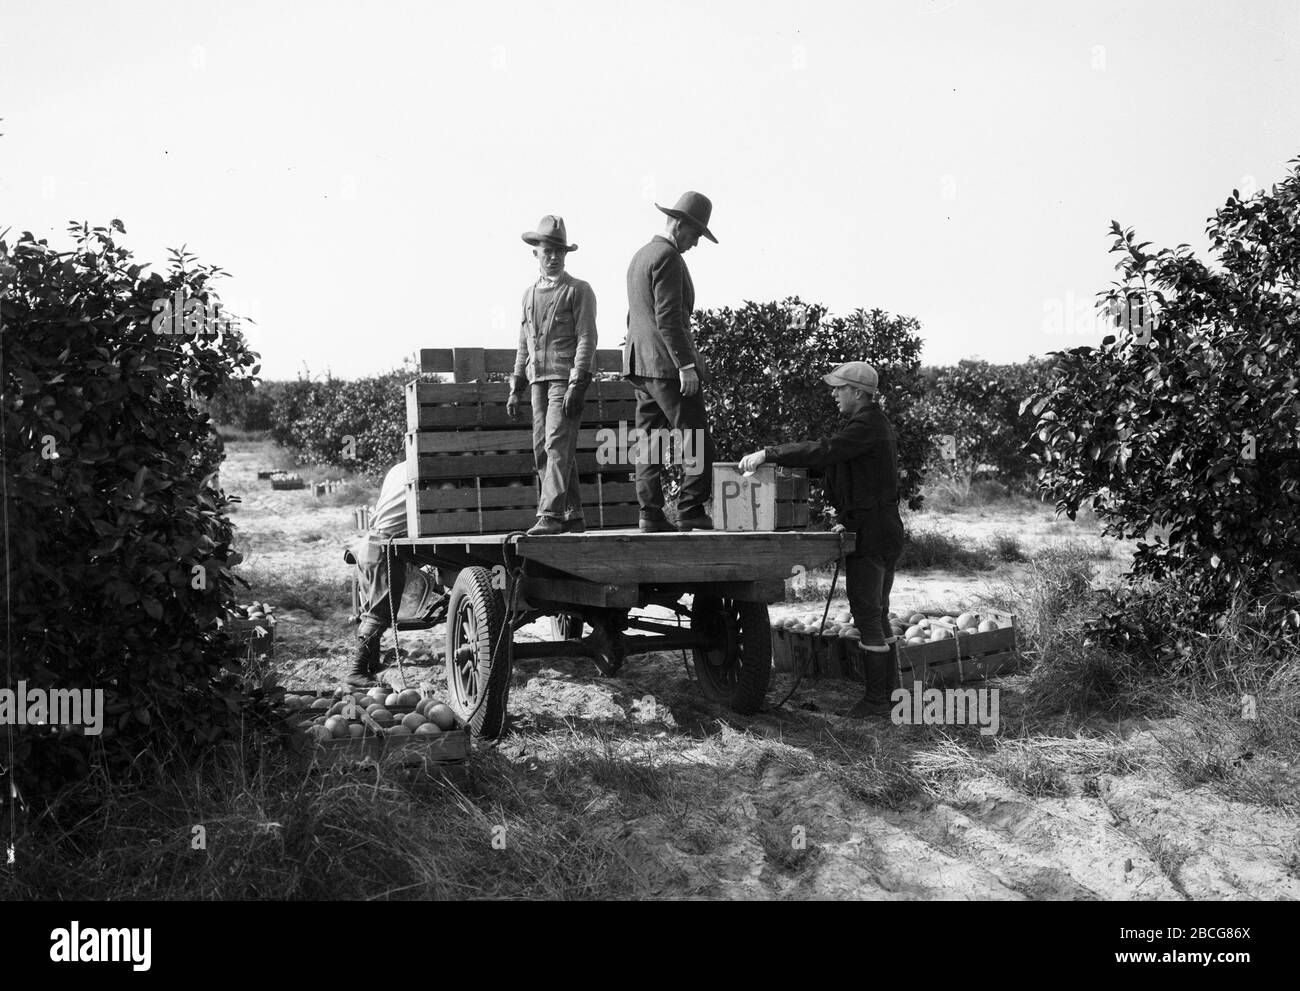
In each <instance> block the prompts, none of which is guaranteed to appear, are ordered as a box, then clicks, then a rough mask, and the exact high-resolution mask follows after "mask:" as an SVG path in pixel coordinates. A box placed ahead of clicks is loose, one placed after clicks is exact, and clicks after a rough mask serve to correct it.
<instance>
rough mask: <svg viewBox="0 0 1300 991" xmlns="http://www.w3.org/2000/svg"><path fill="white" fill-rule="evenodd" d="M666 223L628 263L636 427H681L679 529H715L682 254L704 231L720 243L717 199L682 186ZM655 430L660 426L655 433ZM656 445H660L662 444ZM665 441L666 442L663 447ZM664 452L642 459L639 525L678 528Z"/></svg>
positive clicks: (708, 444) (626, 370)
mask: <svg viewBox="0 0 1300 991" xmlns="http://www.w3.org/2000/svg"><path fill="white" fill-rule="evenodd" d="M655 206H656V207H658V208H659V209H660V210H661V211H663V213H665V214H667V215H668V221H667V223H666V224H665V226H664V230H663V232H662V233H660V234H656V235H655V236H654V238H652V239H651V241H650V243H649V244H647V245H646V246H645V247H643V248H642V249H641V250H640V251H638V252H637V253H636V254H635V255H634V256H633V257H632V264H631V265H629V266H628V270H627V306H628V313H627V340H626V341H625V342H624V344H623V375H624V376H625V377H626V378H627V379H628V381H630V382H631V383H632V385H633V387H634V388H635V390H636V400H637V404H636V427H637V429H638V430H639V431H642V433H641V436H643V437H649V436H656V435H657V436H660V437H662V436H664V431H666V430H668V429H673V430H676V431H681V433H678V434H677V435H676V436H679V437H689V440H688V441H687V443H692V444H695V445H698V447H699V448H702V450H697V451H696V452H694V453H693V455H692V457H691V459H690V462H689V463H690V464H691V466H692V469H695V470H694V471H693V473H690V474H687V475H686V477H685V479H684V481H683V483H682V488H681V493H680V495H679V496H678V499H677V516H678V523H677V529H679V530H682V531H687V530H712V529H713V521H712V520H711V519H709V517H708V515H707V514H706V513H705V511H704V506H705V503H707V502H708V500H709V495H710V490H711V489H712V487H713V458H714V449H713V437H712V435H711V434H710V433H709V420H708V414H707V413H706V412H705V407H704V392H703V388H702V385H703V383H704V382H706V381H707V377H706V375H705V370H704V366H703V363H702V362H701V361H700V355H699V352H698V351H696V349H695V338H694V337H693V336H692V334H691V313H692V311H693V310H694V309H695V286H694V284H693V283H692V282H691V273H690V272H688V271H687V270H686V263H685V262H684V261H683V260H682V255H683V254H684V253H685V252H687V251H690V250H691V248H693V247H695V245H696V243H697V242H698V241H699V239H700V237H701V236H704V237H707V238H708V239H709V240H710V241H712V242H713V243H714V244H717V243H718V239H717V238H716V237H714V236H713V233H712V232H711V231H710V230H709V217H710V215H711V214H712V212H713V204H712V203H711V202H709V198H708V197H707V196H703V195H701V194H700V193H694V192H688V193H683V194H682V196H681V198H680V199H679V200H678V201H677V205H676V206H674V207H672V208H671V209H669V208H667V207H662V206H659V204H658V203H656V204H655ZM651 431H653V432H654V433H650V432H651ZM656 446H658V445H656ZM660 449H662V448H660ZM661 468H662V464H660V463H659V461H658V459H651V460H650V461H648V462H639V463H638V464H637V466H636V495H637V501H638V502H639V503H640V504H641V513H640V516H641V521H640V525H641V529H642V530H643V531H645V532H647V533H658V532H660V531H668V530H672V529H673V527H672V526H671V525H670V524H669V523H668V520H667V518H666V517H665V516H664V492H663V483H662V480H661V476H660V470H661Z"/></svg>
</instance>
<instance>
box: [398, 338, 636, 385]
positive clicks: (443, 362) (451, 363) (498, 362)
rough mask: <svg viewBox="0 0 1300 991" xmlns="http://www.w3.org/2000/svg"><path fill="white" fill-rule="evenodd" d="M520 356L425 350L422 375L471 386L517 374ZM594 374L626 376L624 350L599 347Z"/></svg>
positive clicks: (513, 352) (484, 351) (498, 350)
mask: <svg viewBox="0 0 1300 991" xmlns="http://www.w3.org/2000/svg"><path fill="white" fill-rule="evenodd" d="M517 354H518V351H517V349H516V348H421V349H420V371H421V372H425V373H434V374H440V375H445V374H448V373H450V374H454V375H455V376H456V378H457V379H459V380H460V381H462V382H468V381H470V380H471V379H479V378H482V377H483V376H484V375H485V374H488V373H491V372H496V373H501V374H508V373H510V372H513V371H514V368H515V361H516V356H517ZM592 370H593V371H596V372H605V373H613V374H617V373H620V372H622V371H623V349H622V348H600V347H598V348H597V349H596V353H595V355H593V356H592Z"/></svg>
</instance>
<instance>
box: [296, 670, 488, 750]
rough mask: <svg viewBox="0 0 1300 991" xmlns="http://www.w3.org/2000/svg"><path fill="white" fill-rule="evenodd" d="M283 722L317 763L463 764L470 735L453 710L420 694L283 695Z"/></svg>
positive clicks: (386, 691) (379, 689) (385, 691)
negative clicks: (395, 759) (397, 760)
mask: <svg viewBox="0 0 1300 991" xmlns="http://www.w3.org/2000/svg"><path fill="white" fill-rule="evenodd" d="M284 706H285V713H286V718H287V719H288V720H290V721H291V722H292V723H293V725H294V726H295V728H296V729H298V730H299V731H301V732H302V733H303V734H304V737H305V748H306V752H307V753H308V754H309V755H310V756H311V758H312V759H313V760H314V761H316V762H317V763H323V764H334V763H338V762H339V761H343V760H354V761H364V760H376V761H377V760H379V759H381V758H383V757H385V756H386V755H393V754H398V755H400V756H401V757H402V758H403V759H404V760H405V758H411V759H414V760H418V761H421V762H424V763H426V764H431V765H439V766H443V767H448V768H449V767H452V766H457V765H463V764H464V762H465V760H466V759H467V758H468V757H469V752H470V733H469V730H468V729H467V728H466V726H465V721H464V720H463V719H461V718H460V717H459V716H458V715H456V713H455V712H454V711H453V710H452V708H451V707H450V706H448V705H446V704H445V703H443V702H441V701H440V700H439V699H437V698H436V697H435V696H434V695H432V694H431V693H429V692H427V691H421V690H419V689H414V688H410V689H406V690H404V691H401V692H395V691H393V690H392V689H390V688H384V687H377V688H373V689H371V690H370V691H369V692H344V691H342V690H340V691H336V692H333V693H332V694H313V693H310V692H289V693H286V694H285V697H284Z"/></svg>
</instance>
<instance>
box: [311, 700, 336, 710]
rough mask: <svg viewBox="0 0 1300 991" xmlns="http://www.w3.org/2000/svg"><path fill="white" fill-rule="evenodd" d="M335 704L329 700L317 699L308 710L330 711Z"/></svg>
mask: <svg viewBox="0 0 1300 991" xmlns="http://www.w3.org/2000/svg"><path fill="white" fill-rule="evenodd" d="M333 704H334V703H333V702H331V701H330V700H329V699H316V700H315V701H314V702H312V704H311V705H309V706H307V708H308V709H328V708H330V707H331V706H332V705H333Z"/></svg>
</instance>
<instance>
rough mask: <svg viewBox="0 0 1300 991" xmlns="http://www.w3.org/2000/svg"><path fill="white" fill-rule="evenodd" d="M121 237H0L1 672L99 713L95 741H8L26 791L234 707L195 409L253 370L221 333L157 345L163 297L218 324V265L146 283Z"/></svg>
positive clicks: (228, 587) (206, 723) (193, 735)
mask: <svg viewBox="0 0 1300 991" xmlns="http://www.w3.org/2000/svg"><path fill="white" fill-rule="evenodd" d="M124 233H125V230H124V228H123V226H122V224H121V222H120V221H116V220H115V221H113V222H112V224H111V225H110V226H109V227H95V228H90V227H88V226H87V225H85V224H82V225H74V226H73V227H72V228H71V231H70V235H71V238H70V239H71V245H70V246H69V247H68V248H66V249H63V250H60V249H58V248H56V247H54V246H52V245H50V244H49V243H48V241H47V240H46V239H44V238H37V237H35V236H33V235H32V234H31V233H26V232H25V233H23V234H21V235H20V236H19V237H18V238H17V239H16V240H14V241H9V240H6V239H4V237H3V235H0V262H2V264H3V268H4V269H5V271H6V272H7V278H6V280H5V285H4V290H5V291H4V293H3V299H2V300H0V325H2V329H0V345H2V347H0V361H2V362H3V365H2V374H0V387H2V388H3V415H4V429H3V433H4V485H5V492H6V498H7V504H6V514H7V521H6V522H7V526H6V531H5V536H4V543H3V547H4V563H5V571H6V581H5V588H6V595H7V601H6V604H5V608H6V618H7V622H8V624H9V625H8V628H7V630H6V641H5V647H6V650H7V651H8V654H9V661H10V667H9V671H10V672H11V674H12V680H13V681H14V682H18V681H21V682H23V683H25V686H26V689H27V690H28V691H31V690H33V689H44V690H81V689H87V690H91V691H97V690H98V691H103V693H104V696H103V698H104V701H105V713H104V715H105V722H104V726H103V732H102V735H101V736H99V737H98V738H93V737H88V736H84V735H81V734H79V733H48V732H39V733H38V732H35V731H30V730H29V731H27V732H24V733H21V734H18V736H17V751H16V754H15V766H16V768H17V770H18V772H19V775H20V778H21V779H22V780H21V785H22V786H23V787H24V788H25V790H26V791H27V792H28V793H29V794H30V793H31V791H32V790H33V789H35V790H39V789H41V788H52V787H55V786H56V785H58V784H59V783H60V782H62V781H65V780H67V779H68V778H70V777H75V776H77V775H79V774H83V773H85V772H86V770H87V767H88V761H89V755H90V752H91V747H92V745H93V744H94V743H95V742H96V740H98V742H99V743H101V744H102V745H103V748H104V749H103V750H102V751H101V752H102V753H103V754H105V755H106V756H107V757H108V759H109V762H110V763H111V764H117V763H124V762H126V761H129V760H130V759H132V757H133V756H134V755H135V754H137V753H138V752H139V750H140V748H142V747H144V746H148V745H151V744H159V745H163V746H167V747H173V746H177V745H191V744H199V743H204V742H208V741H212V740H216V739H219V738H221V737H222V736H223V735H226V734H230V733H233V732H235V731H236V729H237V727H238V719H239V717H240V715H241V714H244V713H245V712H246V710H245V708H244V706H245V703H246V702H248V701H249V698H250V697H251V696H250V694H249V692H250V691H251V689H247V688H246V686H245V684H244V682H243V681H241V679H240V678H239V677H237V673H238V671H239V666H238V663H237V660H236V659H235V658H234V657H233V656H232V651H231V649H230V645H229V640H228V638H227V637H226V636H225V635H224V633H223V632H222V631H221V629H220V628H219V623H218V620H219V619H222V618H223V617H224V615H225V611H226V608H227V607H228V606H229V605H230V604H231V603H232V601H233V598H234V594H233V593H234V587H233V583H234V578H233V577H232V575H231V573H230V570H229V568H230V566H231V565H233V564H235V563H237V561H238V558H237V556H236V555H234V554H233V552H232V551H231V524H230V521H229V519H228V517H227V509H228V506H229V502H230V500H229V499H228V498H227V497H226V496H225V494H224V493H223V492H222V491H221V489H220V487H219V482H218V476H217V468H218V466H219V463H220V458H221V447H220V441H219V440H218V439H217V437H216V436H215V433H214V431H213V430H212V425H211V422H210V421H209V419H208V417H207V414H206V413H204V412H203V411H202V410H201V409H200V404H201V403H202V402H204V401H206V400H208V399H211V397H212V396H213V395H214V394H215V393H216V391H217V390H218V389H220V388H221V387H222V386H223V385H224V384H225V383H227V382H228V381H229V380H230V379H231V378H232V377H233V376H235V375H237V374H240V373H242V372H244V371H249V370H251V372H252V373H254V374H255V373H256V371H257V368H256V360H257V356H256V355H255V354H253V353H252V352H250V351H249V350H248V348H247V347H246V345H245V342H244V340H243V338H242V336H241V335H240V334H239V333H238V332H237V331H234V330H228V331H227V332H225V333H219V334H218V335H217V336H215V337H209V336H190V335H188V334H172V333H160V332H157V331H156V328H155V318H157V317H158V316H159V309H160V306H163V305H165V301H168V300H175V299H176V298H177V294H178V293H179V294H180V298H181V299H183V300H192V301H198V303H200V304H201V305H202V307H203V310H202V311H199V310H198V309H197V307H194V308H191V309H193V310H194V311H195V312H206V313H207V314H213V313H215V312H217V304H218V299H217V296H216V294H215V292H214V291H213V289H212V286H211V283H212V281H213V280H214V279H215V278H216V277H218V276H219V275H220V274H221V270H220V269H218V268H216V267H215V266H206V265H201V264H198V263H196V261H195V259H194V258H193V257H192V256H191V255H189V254H187V253H185V252H184V250H181V251H178V252H173V254H172V261H171V266H170V270H169V271H168V273H167V274H166V275H162V274H159V273H157V272H148V271H146V269H147V267H148V266H146V265H142V264H139V263H137V262H135V261H134V260H133V259H132V257H131V253H130V252H129V251H128V250H127V249H126V248H124V247H122V246H121V245H119V244H118V243H117V242H116V240H115V236H116V235H118V234H124ZM186 306H187V307H188V304H186ZM206 331H207V326H206V325H205V331H204V332H205V333H206ZM6 687H9V688H11V689H12V688H14V687H15V685H13V684H10V685H8V686H6ZM83 718H84V717H83ZM160 741H161V742H160Z"/></svg>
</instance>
